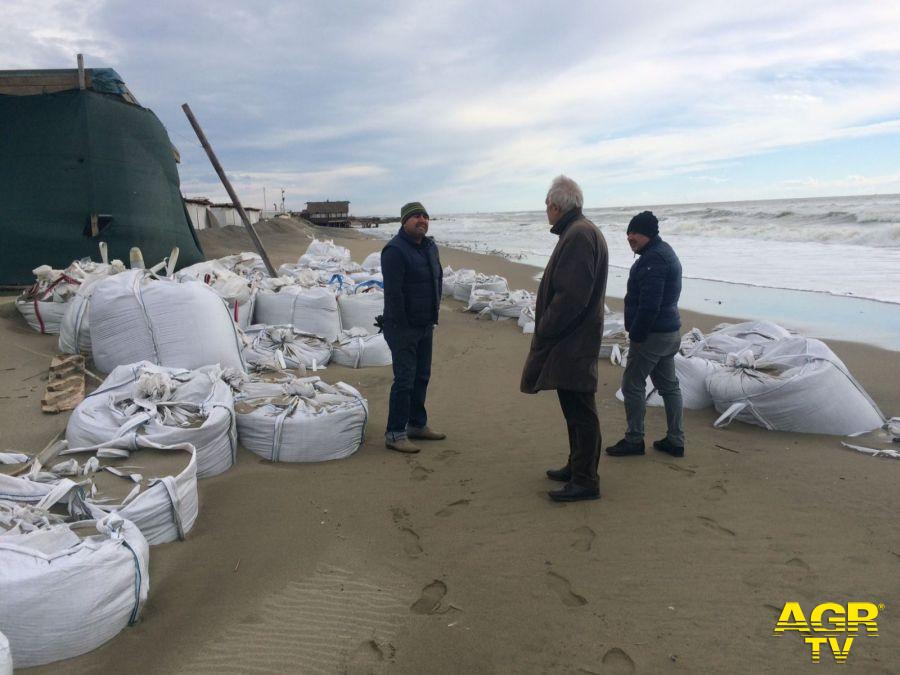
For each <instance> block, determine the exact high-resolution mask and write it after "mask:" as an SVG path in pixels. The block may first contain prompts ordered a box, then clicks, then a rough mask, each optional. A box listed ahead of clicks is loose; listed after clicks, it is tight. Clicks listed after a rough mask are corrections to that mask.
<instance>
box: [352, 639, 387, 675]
mask: <svg viewBox="0 0 900 675" xmlns="http://www.w3.org/2000/svg"><path fill="white" fill-rule="evenodd" d="M384 659H385V653H384V650H383V649H382V648H381V646H380V645H379V644H378V643H377V642H375V640H364V641H363V642H360V643H359V645H357V647H356V649H355V650H353V654H352V656H351V657H350V663H349V665H350V667H351V669H352V668H361V667H365V666H367V665H374V664H376V663H381V662H382V661H384Z"/></svg>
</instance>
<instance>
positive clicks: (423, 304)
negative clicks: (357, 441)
mask: <svg viewBox="0 0 900 675" xmlns="http://www.w3.org/2000/svg"><path fill="white" fill-rule="evenodd" d="M428 222H429V218H428V212H427V211H426V210H425V207H424V206H422V204H421V203H419V202H410V203H409V204H405V205H404V206H403V208H402V209H401V210H400V231H399V232H398V233H397V236H395V237H394V238H393V239H391V240H390V241H389V242H388V243H387V246H385V247H384V249H383V250H382V251H381V273H382V276H383V277H384V314H383V315H382V326H383V331H384V339H385V341H386V342H387V344H388V347H390V349H391V357H392V359H393V368H394V383H393V385H392V386H391V395H390V400H389V404H388V405H389V410H388V421H387V429H386V430H385V436H384V440H385V445H386V446H387V447H388V448H390V449H391V450H396V451H398V452H410V453H414V452H419V447H418V446H417V445H414V444H413V443H412V442H410V439H417V440H424V441H439V440H441V439H443V438H445V434H443V433H441V432H439V431H435V430H434V429H432V428H431V427H429V426H428V414H427V413H426V411H425V395H426V392H427V391H428V381H429V380H430V378H431V346H432V336H433V333H434V327H435V325H436V324H437V322H438V312H439V311H440V307H441V288H442V286H443V278H444V277H443V270H442V269H441V259H440V257H439V256H438V249H437V244H435V243H434V239H433V238H431V237H428V236H426V235H427V234H428Z"/></svg>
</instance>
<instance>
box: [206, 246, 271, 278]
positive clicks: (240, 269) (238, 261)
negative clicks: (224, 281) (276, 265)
mask: <svg viewBox="0 0 900 675" xmlns="http://www.w3.org/2000/svg"><path fill="white" fill-rule="evenodd" d="M215 262H217V263H219V264H220V265H222V266H223V267H225V269H227V270H229V271H231V272H234V273H235V274H238V275H240V276H242V277H244V278H245V279H248V280H249V281H251V282H253V281H260V280H261V279H265V278H267V277H268V276H269V271H268V270H267V269H266V264H265V263H264V262H263V259H262V256H260V255H259V253H255V252H250V251H243V252H241V253H234V254H232V255H226V256H225V257H223V258H218V259H217V260H216V261H215Z"/></svg>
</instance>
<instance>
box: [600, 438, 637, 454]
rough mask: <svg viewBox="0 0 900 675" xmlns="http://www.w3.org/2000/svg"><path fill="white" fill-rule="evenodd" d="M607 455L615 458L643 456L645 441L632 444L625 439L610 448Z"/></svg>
mask: <svg viewBox="0 0 900 675" xmlns="http://www.w3.org/2000/svg"><path fill="white" fill-rule="evenodd" d="M606 454H607V455H612V456H613V457H624V456H625V455H643V454H644V441H641V442H640V443H632V442H631V441H627V440H625V439H624V438H623V439H622V440H621V441H619V442H618V443H616V444H615V445H611V446H609V447H608V448H607V449H606Z"/></svg>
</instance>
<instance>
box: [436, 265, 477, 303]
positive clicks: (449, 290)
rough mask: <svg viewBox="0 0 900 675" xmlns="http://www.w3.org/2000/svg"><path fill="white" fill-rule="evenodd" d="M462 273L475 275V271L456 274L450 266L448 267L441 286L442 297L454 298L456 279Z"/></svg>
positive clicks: (457, 272) (445, 269)
mask: <svg viewBox="0 0 900 675" xmlns="http://www.w3.org/2000/svg"><path fill="white" fill-rule="evenodd" d="M460 272H466V273H468V272H471V273H472V274H475V270H458V271H456V272H454V271H453V268H452V267H450V265H447V266H446V267H445V268H444V277H443V285H442V286H441V295H442V296H445V297H453V291H454V290H456V278H457V277H458V276H459V273H460Z"/></svg>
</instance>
